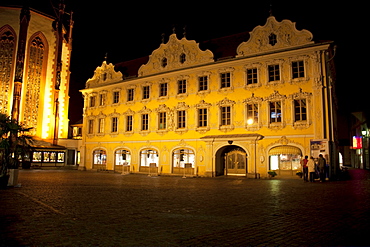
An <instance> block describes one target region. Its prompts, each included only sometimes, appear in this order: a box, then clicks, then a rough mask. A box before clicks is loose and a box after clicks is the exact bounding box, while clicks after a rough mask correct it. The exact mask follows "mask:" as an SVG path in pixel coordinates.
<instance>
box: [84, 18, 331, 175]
mask: <svg viewBox="0 0 370 247" xmlns="http://www.w3.org/2000/svg"><path fill="white" fill-rule="evenodd" d="M332 52H333V42H314V41H313V35H312V33H311V32H309V31H307V30H297V29H296V27H295V23H293V22H291V21H290V20H283V21H281V22H279V21H277V20H276V19H275V17H274V16H270V17H268V18H267V22H266V23H265V25H263V26H257V27H255V28H254V29H253V31H251V32H250V33H247V32H245V33H240V34H236V35H231V36H229V37H224V38H220V39H214V40H210V41H207V42H203V43H201V44H199V43H196V42H195V41H194V40H187V39H186V37H183V38H181V39H179V38H178V37H177V35H176V34H175V33H174V34H172V35H170V36H169V40H168V42H167V43H164V42H162V44H161V45H160V46H159V48H158V49H156V50H154V51H153V52H152V54H151V55H150V56H149V57H146V58H140V59H136V60H132V61H127V62H123V63H120V64H116V65H113V64H111V63H107V62H106V61H104V62H103V63H102V65H101V66H99V67H97V69H96V70H95V72H94V75H93V77H92V78H90V79H89V80H87V82H86V88H85V89H82V90H80V91H81V93H82V94H83V97H84V113H83V128H84V129H83V134H82V136H83V142H82V143H83V144H82V150H81V164H80V168H81V169H88V170H89V169H97V170H99V169H104V170H114V171H116V172H120V173H121V172H122V173H147V174H161V175H181V176H208V177H215V176H220V175H235V176H247V177H248V176H250V177H254V178H257V177H267V176H268V171H269V170H274V171H276V172H277V174H278V175H279V176H282V177H283V176H295V173H296V171H298V170H301V165H300V160H301V159H302V158H303V156H305V155H308V156H311V155H313V156H315V158H317V157H318V155H319V154H320V153H322V154H324V155H325V156H326V158H327V162H328V166H329V167H330V174H334V173H335V172H336V170H337V169H338V165H337V163H338V162H337V157H338V153H337V148H336V135H335V132H336V121H335V107H336V101H335V94H334V82H335V70H334V65H333V61H332V59H331V58H332Z"/></svg>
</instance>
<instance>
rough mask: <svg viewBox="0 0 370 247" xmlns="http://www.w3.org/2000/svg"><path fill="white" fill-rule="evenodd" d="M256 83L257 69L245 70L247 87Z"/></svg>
mask: <svg viewBox="0 0 370 247" xmlns="http://www.w3.org/2000/svg"><path fill="white" fill-rule="evenodd" d="M256 83H258V79H257V68H252V69H247V85H250V84H256Z"/></svg>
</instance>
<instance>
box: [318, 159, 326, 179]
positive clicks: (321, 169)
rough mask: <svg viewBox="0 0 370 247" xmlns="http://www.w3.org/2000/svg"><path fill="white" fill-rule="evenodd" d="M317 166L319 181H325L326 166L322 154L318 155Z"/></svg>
mask: <svg viewBox="0 0 370 247" xmlns="http://www.w3.org/2000/svg"><path fill="white" fill-rule="evenodd" d="M318 168H319V172H320V182H324V181H325V177H326V176H325V175H326V173H325V168H326V160H325V158H324V157H323V156H322V154H320V155H319V160H318Z"/></svg>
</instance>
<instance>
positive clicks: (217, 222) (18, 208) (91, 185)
mask: <svg viewBox="0 0 370 247" xmlns="http://www.w3.org/2000/svg"><path fill="white" fill-rule="evenodd" d="M353 172H355V175H354V176H352V178H353V179H351V180H348V181H328V182H325V183H318V182H315V183H305V182H303V181H302V180H300V179H278V178H276V179H271V180H269V179H266V180H265V179H248V178H242V177H234V178H233V177H217V178H181V177H169V176H168V177H164V176H163V177H162V176H157V177H148V176H146V175H139V174H132V175H125V176H123V175H121V174H115V173H106V172H104V173H103V172H92V171H77V170H21V171H20V175H19V176H20V177H19V182H20V183H21V187H19V188H9V189H6V190H1V191H0V205H1V210H0V227H1V228H0V229H1V231H0V245H1V246H360V245H363V246H368V245H370V240H369V238H367V235H368V233H369V231H370V223H369V222H370V180H369V178H370V176H369V172H368V171H363V170H361V171H357V170H356V171H353ZM364 236H365V237H364Z"/></svg>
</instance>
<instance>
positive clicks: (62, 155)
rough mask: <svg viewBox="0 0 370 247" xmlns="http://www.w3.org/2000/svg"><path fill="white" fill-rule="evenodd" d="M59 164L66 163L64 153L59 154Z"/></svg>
mask: <svg viewBox="0 0 370 247" xmlns="http://www.w3.org/2000/svg"><path fill="white" fill-rule="evenodd" d="M57 158H58V159H57V162H61V163H62V162H64V153H62V152H58V154H57Z"/></svg>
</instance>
